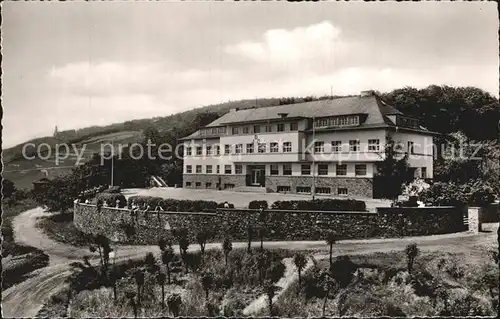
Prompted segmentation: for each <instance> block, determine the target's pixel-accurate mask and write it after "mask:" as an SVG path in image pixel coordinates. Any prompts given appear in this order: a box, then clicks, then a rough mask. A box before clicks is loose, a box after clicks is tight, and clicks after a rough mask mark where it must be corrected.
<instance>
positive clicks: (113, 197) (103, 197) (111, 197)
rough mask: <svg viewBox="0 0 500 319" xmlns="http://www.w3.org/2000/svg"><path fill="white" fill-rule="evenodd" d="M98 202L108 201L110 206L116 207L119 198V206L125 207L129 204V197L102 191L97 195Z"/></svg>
mask: <svg viewBox="0 0 500 319" xmlns="http://www.w3.org/2000/svg"><path fill="white" fill-rule="evenodd" d="M96 200H97V203H98V204H99V203H106V204H107V205H108V206H111V207H115V206H116V201H117V200H118V201H119V203H118V207H120V208H124V207H126V206H127V199H126V198H125V196H123V194H111V193H100V194H98V195H97V196H96Z"/></svg>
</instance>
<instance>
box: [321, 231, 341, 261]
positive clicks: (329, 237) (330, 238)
mask: <svg viewBox="0 0 500 319" xmlns="http://www.w3.org/2000/svg"><path fill="white" fill-rule="evenodd" d="M324 238H325V241H326V243H327V245H328V246H329V247H330V267H331V266H332V263H333V259H332V257H333V245H334V244H335V243H336V242H337V238H338V236H337V233H335V232H334V231H327V232H326V234H325V237H324Z"/></svg>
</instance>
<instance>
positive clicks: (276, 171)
mask: <svg viewBox="0 0 500 319" xmlns="http://www.w3.org/2000/svg"><path fill="white" fill-rule="evenodd" d="M271 175H279V169H278V165H276V164H272V165H271Z"/></svg>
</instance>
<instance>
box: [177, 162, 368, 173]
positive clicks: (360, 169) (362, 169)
mask: <svg viewBox="0 0 500 319" xmlns="http://www.w3.org/2000/svg"><path fill="white" fill-rule="evenodd" d="M213 166H214V165H205V172H203V166H202V165H196V166H195V172H196V174H203V173H205V174H213V173H214V171H213ZM215 166H216V174H220V165H215ZM281 168H282V170H281V175H292V164H283V165H281ZM186 173H187V174H192V173H193V167H192V165H186ZM234 173H235V174H237V175H239V174H243V165H241V164H235V165H234ZM300 173H301V175H311V165H310V164H302V165H301V167H300ZM224 174H232V166H231V165H224ZM270 174H271V175H280V165H278V164H272V165H271V171H270ZM335 174H336V175H337V176H346V175H347V164H337V165H336V167H335ZM354 174H355V175H356V176H366V164H355V165H354ZM318 175H328V164H318Z"/></svg>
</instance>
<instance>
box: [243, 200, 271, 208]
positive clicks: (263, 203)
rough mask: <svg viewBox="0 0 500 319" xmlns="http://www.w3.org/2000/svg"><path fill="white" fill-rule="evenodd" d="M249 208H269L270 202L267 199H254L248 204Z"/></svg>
mask: <svg viewBox="0 0 500 319" xmlns="http://www.w3.org/2000/svg"><path fill="white" fill-rule="evenodd" d="M248 208H250V209H259V208H264V209H268V208H269V204H268V203H267V200H253V201H251V202H250V203H249V204H248Z"/></svg>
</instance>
